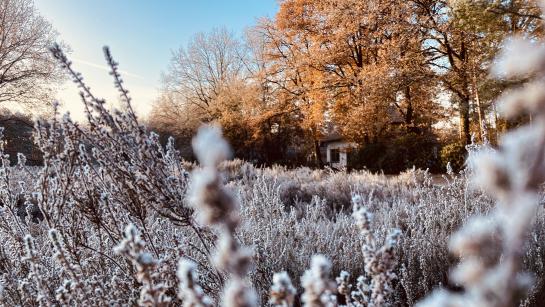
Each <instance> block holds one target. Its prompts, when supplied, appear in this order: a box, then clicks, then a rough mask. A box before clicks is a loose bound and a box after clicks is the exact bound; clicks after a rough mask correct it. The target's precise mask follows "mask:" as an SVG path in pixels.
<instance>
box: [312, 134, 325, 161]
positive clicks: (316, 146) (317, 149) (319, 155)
mask: <svg viewBox="0 0 545 307" xmlns="http://www.w3.org/2000/svg"><path fill="white" fill-rule="evenodd" d="M314 154H315V155H316V163H318V167H320V168H322V167H324V161H322V153H321V152H320V141H319V140H318V139H317V138H315V139H314Z"/></svg>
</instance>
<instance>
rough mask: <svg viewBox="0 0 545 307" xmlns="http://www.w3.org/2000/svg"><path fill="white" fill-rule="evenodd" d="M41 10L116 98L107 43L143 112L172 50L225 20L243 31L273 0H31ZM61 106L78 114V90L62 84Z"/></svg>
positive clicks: (89, 73) (95, 84)
mask: <svg viewBox="0 0 545 307" xmlns="http://www.w3.org/2000/svg"><path fill="white" fill-rule="evenodd" d="M35 3H36V7H37V9H38V10H39V11H40V14H41V15H42V16H44V17H45V18H47V19H48V20H49V21H50V22H51V24H52V25H53V27H54V28H55V29H56V30H57V31H58V32H59V34H60V39H61V40H62V41H63V42H65V43H66V44H68V45H69V46H70V49H71V51H70V53H69V58H70V59H71V60H72V62H73V63H74V64H73V65H74V67H75V68H76V69H77V70H78V71H80V72H81V73H82V74H83V76H84V78H85V80H86V81H87V82H88V85H89V86H90V87H91V89H92V90H93V91H94V92H95V94H96V95H97V96H101V97H103V98H106V99H107V100H108V101H113V102H116V101H117V93H116V92H115V89H114V87H113V83H112V82H111V78H110V76H109V75H108V72H107V70H106V69H107V68H106V67H105V65H104V63H105V62H104V56H103V53H102V46H104V45H108V46H110V48H111V51H112V54H113V56H114V58H115V59H116V61H117V62H119V63H120V69H121V70H122V72H125V74H123V73H122V76H123V77H124V79H125V83H126V85H127V88H128V89H129V90H130V92H131V95H132V97H133V100H134V103H135V108H136V109H137V111H138V112H139V113H140V114H141V115H142V116H145V115H146V113H148V112H149V110H150V107H151V103H152V102H153V100H154V99H155V98H156V97H157V94H158V89H159V88H160V76H161V72H162V71H165V70H166V69H167V67H168V63H169V61H170V58H171V56H172V51H174V50H176V49H178V48H179V47H180V46H182V45H185V44H186V43H187V41H188V40H189V38H191V36H192V35H193V34H195V33H197V32H207V31H210V30H211V29H213V28H215V27H222V26H225V27H226V28H227V29H230V30H232V31H234V32H235V33H239V34H242V33H243V31H244V29H245V28H246V27H249V26H252V25H254V24H255V22H256V19H257V18H259V17H262V16H269V17H272V16H273V15H274V14H275V12H276V10H277V8H278V4H277V1H276V0H193V1H191V0H178V1H176V0H155V1H152V0H35ZM58 99H59V101H60V102H61V104H62V105H63V108H64V109H65V110H68V111H70V112H71V114H72V117H73V118H75V119H82V116H83V113H82V107H81V103H80V101H79V96H78V90H77V89H76V88H75V86H73V85H72V84H71V83H70V84H65V85H64V86H63V89H62V90H60V91H59V93H58Z"/></svg>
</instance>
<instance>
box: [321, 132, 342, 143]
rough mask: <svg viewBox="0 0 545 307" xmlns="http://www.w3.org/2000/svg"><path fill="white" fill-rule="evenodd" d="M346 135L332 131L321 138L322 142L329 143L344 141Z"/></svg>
mask: <svg viewBox="0 0 545 307" xmlns="http://www.w3.org/2000/svg"><path fill="white" fill-rule="evenodd" d="M343 139H344V137H343V136H342V135H340V134H339V133H338V132H332V133H330V134H328V135H325V136H324V137H323V138H321V139H320V143H329V142H336V141H342V140H343Z"/></svg>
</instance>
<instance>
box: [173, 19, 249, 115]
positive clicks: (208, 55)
mask: <svg viewBox="0 0 545 307" xmlns="http://www.w3.org/2000/svg"><path fill="white" fill-rule="evenodd" d="M243 57H244V47H243V46H242V44H241V43H240V41H239V40H238V39H236V38H235V37H234V34H233V33H231V32H229V31H228V30H227V29H225V28H222V29H214V30H212V31H211V32H210V33H198V34H196V35H195V36H194V37H193V38H192V39H191V40H190V41H189V43H188V45H187V47H186V48H184V47H182V48H180V49H179V50H178V51H177V52H175V53H174V55H173V57H172V60H171V63H170V67H169V70H168V72H167V73H166V74H165V75H164V76H163V84H164V87H165V91H167V92H169V93H171V94H172V95H175V98H176V99H177V100H178V102H179V103H180V104H183V105H185V107H186V108H188V109H189V110H191V113H192V116H197V117H199V118H201V119H202V120H203V121H210V120H214V119H215V118H216V117H217V114H216V111H217V110H215V106H214V99H215V98H216V97H217V96H218V95H219V94H220V92H221V91H222V90H223V89H224V88H225V87H227V86H228V85H229V84H230V83H231V82H236V81H237V80H238V79H240V78H242V72H243Z"/></svg>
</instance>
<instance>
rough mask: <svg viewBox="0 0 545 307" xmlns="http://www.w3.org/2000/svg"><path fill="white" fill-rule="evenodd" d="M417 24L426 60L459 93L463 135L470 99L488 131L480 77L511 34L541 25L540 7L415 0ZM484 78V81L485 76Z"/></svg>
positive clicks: (467, 130)
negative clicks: (480, 90) (422, 34)
mask: <svg viewBox="0 0 545 307" xmlns="http://www.w3.org/2000/svg"><path fill="white" fill-rule="evenodd" d="M412 3H413V4H414V10H415V12H416V14H415V16H418V26H419V27H420V31H421V32H422V33H424V40H423V49H424V54H425V55H426V57H427V63H428V65H430V67H432V68H433V70H434V72H435V77H436V78H437V79H438V80H439V81H440V82H441V84H442V85H443V87H444V88H445V89H447V90H448V91H450V92H451V93H452V94H453V95H454V96H455V99H454V100H455V101H456V103H457V105H458V112H459V117H460V139H461V140H462V141H463V142H465V143H466V144H468V143H469V142H470V140H471V127H470V119H471V105H472V103H473V104H474V105H476V109H477V113H478V115H479V120H478V121H479V123H478V125H477V126H478V128H477V129H478V130H479V131H480V132H481V134H482V133H483V131H482V126H483V121H484V119H483V117H484V115H483V112H484V110H483V104H482V103H481V100H480V97H479V87H480V86H479V82H482V81H481V80H486V79H487V74H488V70H489V67H490V64H491V62H492V60H493V58H494V56H495V54H496V53H497V51H498V49H499V47H500V44H501V42H502V41H503V40H504V39H505V37H506V36H507V35H511V34H521V33H530V32H535V31H538V30H539V29H540V28H541V26H538V25H537V23H536V21H537V20H538V19H539V13H538V12H539V9H538V7H537V5H536V4H535V3H534V2H533V1H518V0H513V1H492V0H491V1H486V0H483V1H469V0H459V1H443V0H414V1H412ZM482 83H484V82H482Z"/></svg>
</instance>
